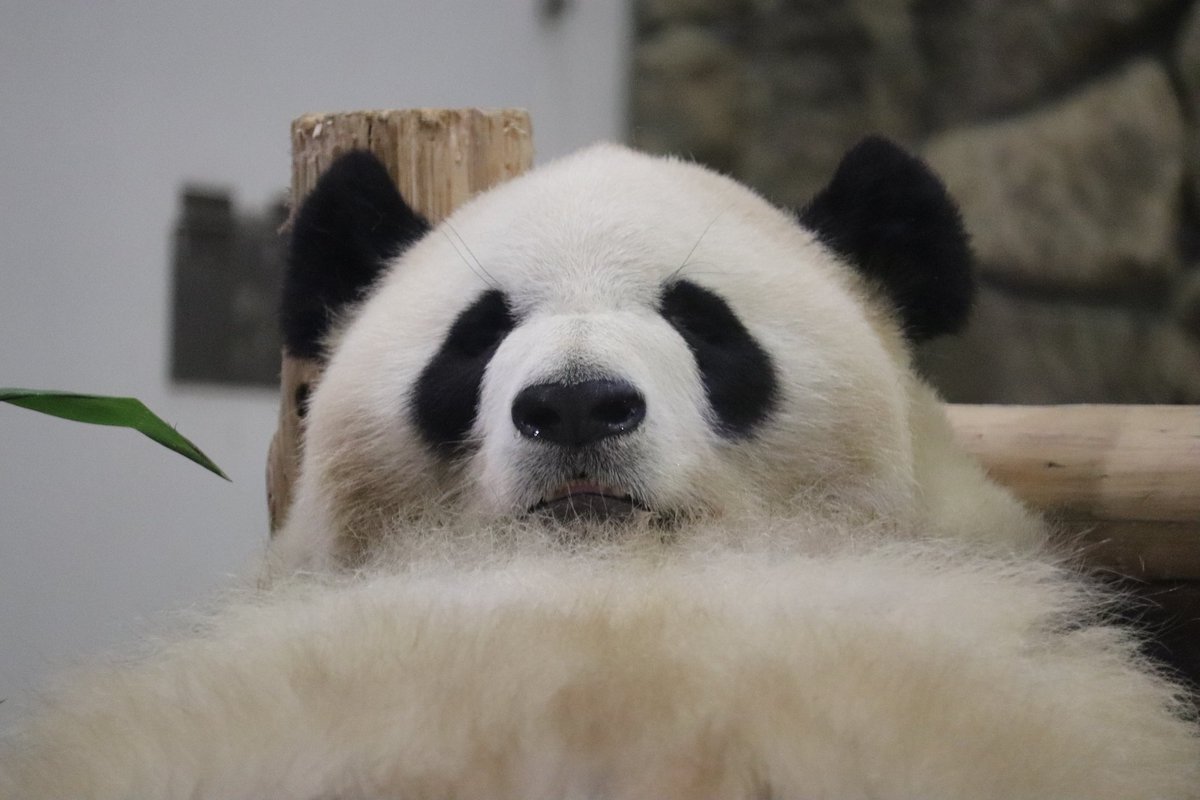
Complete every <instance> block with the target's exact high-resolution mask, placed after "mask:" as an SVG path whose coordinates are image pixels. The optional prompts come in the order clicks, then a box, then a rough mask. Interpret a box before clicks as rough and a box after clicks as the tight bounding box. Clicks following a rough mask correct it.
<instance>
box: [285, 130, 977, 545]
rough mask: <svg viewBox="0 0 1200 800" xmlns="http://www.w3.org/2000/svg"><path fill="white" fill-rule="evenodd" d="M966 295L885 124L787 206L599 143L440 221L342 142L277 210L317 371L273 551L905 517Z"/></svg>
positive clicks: (911, 163) (962, 249)
mask: <svg viewBox="0 0 1200 800" xmlns="http://www.w3.org/2000/svg"><path fill="white" fill-rule="evenodd" d="M970 296H971V279H970V272H969V253H968V248H967V244H966V238H965V235H964V233H963V229H962V226H961V224H960V221H959V217H958V214H957V211H956V210H955V208H954V206H953V204H952V203H951V202H950V200H949V199H948V198H947V196H946V194H945V192H944V190H943V188H942V186H941V184H940V183H939V182H938V181H937V179H936V178H934V177H933V175H932V174H931V173H930V172H929V171H928V170H927V169H926V168H925V167H924V165H922V164H921V163H920V162H919V161H917V160H916V159H914V158H912V157H911V156H908V155H907V154H905V153H904V152H902V151H901V150H899V149H898V148H897V147H895V146H894V145H892V144H890V143H888V142H886V141H884V140H881V139H869V140H866V141H864V142H863V143H861V144H860V145H858V146H857V147H856V148H855V149H854V150H852V151H851V152H850V153H849V154H848V155H847V156H846V157H845V159H844V160H843V162H842V164H841V165H840V167H839V168H838V170H837V172H836V174H835V176H834V177H833V179H832V181H831V182H830V184H829V186H828V187H827V188H826V189H824V190H823V191H822V192H821V193H820V194H819V195H818V196H817V197H816V198H815V199H814V201H813V202H812V203H811V205H810V206H809V207H808V208H807V209H805V210H804V211H803V212H802V213H800V214H799V215H793V214H789V213H785V212H784V211H781V210H779V209H776V208H774V207H772V206H771V205H770V204H768V203H767V202H765V201H764V200H763V199H761V198H760V197H758V196H757V195H755V194H754V193H753V192H751V191H750V190H748V189H746V188H745V187H743V186H740V185H739V184H737V183H735V182H733V181H731V180H729V179H727V178H725V177H723V176H720V175H717V174H715V173H713V172H711V171H708V170H706V169H704V168H702V167H699V166H697V165H695V164H691V163H685V162H682V161H679V160H674V159H664V158H657V157H651V156H647V155H642V154H638V153H635V152H632V151H629V150H626V149H624V148H620V147H616V146H608V145H605V146H597V147H593V148H591V149H588V150H585V151H583V152H581V153H578V154H576V155H574V156H571V157H568V158H565V159H562V160H560V161H557V162H554V163H552V164H550V165H548V166H546V167H543V168H540V169H538V170H535V171H533V172H531V173H529V174H527V175H525V176H522V177H520V178H517V179H515V180H512V181H509V182H508V183H505V184H503V185H501V186H498V187H496V188H494V189H492V190H490V191H488V192H486V193H484V194H482V195H480V196H478V197H476V198H474V199H473V200H471V201H470V202H469V203H468V204H466V205H465V206H463V207H462V208H460V209H459V210H458V211H456V212H455V213H454V214H453V215H452V216H451V217H449V218H448V219H447V220H446V221H445V222H444V223H442V224H441V225H438V226H437V227H435V228H431V226H430V225H429V224H428V223H426V222H425V220H423V219H422V218H421V217H420V216H419V215H418V214H416V213H415V212H413V211H412V210H411V209H410V208H409V206H408V205H407V204H406V203H405V201H404V200H403V199H402V198H401V197H400V196H399V195H398V194H397V193H396V190H395V189H394V188H393V187H392V183H391V181H390V180H389V178H388V176H387V174H386V172H385V171H384V168H383V167H382V166H381V165H380V164H379V163H378V162H377V161H376V160H375V159H374V158H373V157H371V156H369V155H367V154H364V153H352V154H349V155H347V156H344V157H343V158H342V159H341V160H339V161H338V162H336V163H335V164H334V165H333V166H332V167H331V168H330V170H329V171H328V172H327V173H326V175H325V176H324V177H323V178H322V180H321V181H320V182H319V184H318V186H317V187H316V188H315V189H314V191H313V192H312V193H311V194H310V196H309V197H308V198H307V199H306V200H305V201H304V204H303V206H302V207H301V208H300V209H299V211H298V214H297V217H296V222H295V227H294V230H293V239H292V252H291V262H290V266H289V274H288V276H287V280H286V287H285V295H284V308H283V324H284V334H285V342H286V346H287V348H288V350H289V351H290V352H291V353H292V354H294V355H298V356H304V357H310V358H317V359H320V360H321V361H323V362H324V364H325V366H324V372H323V375H322V377H321V379H320V382H319V385H318V386H317V388H316V390H315V392H314V394H313V395H312V397H311V400H310V402H309V409H308V413H307V417H306V432H305V440H304V456H303V462H302V467H301V477H300V481H299V484H298V487H297V499H296V502H295V504H294V506H293V509H292V511H291V513H290V514H289V521H288V523H287V525H286V526H285V527H284V529H283V530H282V531H281V533H280V536H279V537H278V542H277V545H278V549H279V550H281V551H283V552H286V553H288V554H289V555H287V556H286V558H288V559H290V560H291V561H295V562H306V563H315V562H328V563H336V562H339V561H340V562H343V563H344V562H347V561H350V562H352V561H355V560H357V559H360V558H361V557H362V556H363V555H364V554H367V553H369V552H370V551H371V550H372V549H374V548H376V547H378V546H379V545H380V544H381V543H382V542H383V541H385V540H386V539H388V538H389V537H396V536H404V535H406V533H405V530H406V524H408V523H410V522H411V521H412V520H414V519H420V518H425V519H427V518H428V516H429V514H430V513H431V512H433V513H437V514H441V515H445V514H457V515H461V516H462V518H463V519H470V520H472V523H471V524H473V525H479V524H488V522H489V521H503V520H524V519H543V518H545V519H549V520H552V521H551V522H550V523H549V524H551V525H564V526H586V525H587V524H589V520H595V519H601V520H606V521H608V522H609V523H612V522H615V523H617V524H625V523H626V522H629V521H632V520H643V521H644V520H657V521H668V522H673V523H677V522H678V521H679V520H687V519H695V518H710V519H711V518H725V517H732V516H734V515H736V514H737V513H739V512H740V511H745V510H748V509H777V510H783V509H786V508H790V507H796V506H802V507H804V508H806V509H808V510H812V509H814V508H817V509H829V510H830V513H840V514H844V513H847V512H850V513H856V514H862V515H865V516H868V517H870V516H881V515H886V516H892V517H895V516H897V515H904V514H908V513H910V512H911V510H912V508H913V505H914V503H915V502H916V501H915V498H916V496H917V495H918V494H919V487H918V486H917V479H916V477H915V472H914V470H915V466H914V464H915V460H916V457H915V455H914V443H913V425H912V414H913V409H912V405H913V403H914V397H915V395H914V392H913V386H914V384H915V383H916V379H915V378H914V377H913V375H912V373H911V369H910V366H909V359H908V348H907V345H906V340H908V341H914V340H920V339H924V338H928V337H931V336H935V335H938V334H941V333H945V332H948V331H951V330H954V329H955V328H957V327H958V326H959V325H960V324H961V323H962V322H963V320H964V319H965V316H966V313H967V310H968V306H969V303H970Z"/></svg>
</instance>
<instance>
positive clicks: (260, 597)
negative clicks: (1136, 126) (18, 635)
mask: <svg viewBox="0 0 1200 800" xmlns="http://www.w3.org/2000/svg"><path fill="white" fill-rule="evenodd" d="M968 260H969V259H968V252H967V247H966V242H965V237H964V235H963V233H962V229H961V226H960V224H959V221H958V216H957V213H956V211H955V210H954V207H953V205H952V204H951V202H950V201H949V199H948V198H947V197H946V196H945V193H944V191H943V190H942V188H941V186H940V184H939V183H938V182H937V180H936V179H935V178H934V177H933V176H932V175H931V174H930V173H929V172H928V171H927V170H926V169H925V167H924V166H923V165H921V164H920V162H918V161H916V160H914V159H912V158H911V157H909V156H907V155H906V154H904V153H902V152H901V151H899V150H898V149H897V148H895V147H894V146H893V145H891V144H889V143H887V142H885V141H882V140H868V141H866V142H864V143H863V144H861V145H860V146H858V147H857V148H855V149H854V150H853V151H851V152H850V153H849V154H848V155H847V157H846V158H845V160H844V161H843V163H842V165H841V166H840V167H839V170H838V172H837V174H836V175H835V176H834V178H833V180H832V182H831V183H830V185H829V186H828V187H827V188H826V189H825V190H824V191H823V192H821V193H820V194H819V195H818V196H817V197H816V198H815V199H814V201H813V203H812V204H811V205H810V206H809V207H808V208H807V209H805V211H804V212H802V213H801V214H800V215H799V217H798V218H796V217H793V216H792V215H789V214H786V213H784V212H782V211H780V210H777V209H775V208H772V207H771V206H770V205H769V204H767V203H766V202H764V201H763V200H762V199H760V198H759V197H757V196H756V195H754V194H753V193H752V192H750V191H749V190H747V189H745V188H743V187H740V186H738V185H737V184H735V183H733V182H732V181H730V180H728V179H726V178H724V177H721V176H718V175H716V174H713V173H711V172H708V171H706V170H704V169H702V168H700V167H698V166H696V165H693V164H689V163H684V162H681V161H675V160H664V159H658V158H652V157H648V156H644V155H639V154H635V153H633V152H630V151H628V150H624V149H622V148H618V147H612V146H602V147H596V148H592V149H589V150H586V151H584V152H582V153H580V154H578V155H576V156H573V157H570V158H567V159H564V160H561V161H558V162H555V163H553V164H551V165H549V166H546V167H544V168H542V169H540V170H537V171H535V172H533V173H531V174H529V175H527V176H524V177H521V178H518V179H516V180H513V181H511V182H509V183H507V184H504V185H502V186H500V187H498V188H496V189H493V190H492V191H490V192H487V193H485V194H483V195H481V196H479V197H477V198H475V199H474V200H472V201H471V202H470V203H469V204H467V205H466V206H464V207H463V208H461V209H460V210H459V211H457V212H455V214H454V215H453V216H452V217H451V218H450V219H449V220H448V221H447V222H445V223H444V224H442V225H440V226H438V227H436V228H434V229H432V230H430V229H429V226H428V225H427V224H426V223H425V222H424V220H422V219H421V218H420V217H418V216H417V215H416V214H414V213H413V212H412V211H411V210H410V209H409V208H408V207H407V206H406V205H405V203H404V202H403V200H402V199H401V198H399V197H398V196H397V195H396V194H395V191H394V190H393V189H392V188H391V184H390V182H389V180H388V179H387V176H386V174H385V173H384V172H383V170H382V167H380V166H379V165H378V164H377V163H376V162H374V161H373V159H371V158H370V157H368V156H365V155H363V154H352V155H349V156H347V157H345V158H344V159H342V160H341V161H339V162H338V163H336V164H335V165H334V166H333V167H332V168H331V170H330V172H329V173H328V174H327V175H326V177H325V178H324V179H323V180H322V181H321V183H320V185H319V186H318V188H317V189H316V190H315V191H314V192H313V194H312V195H311V196H310V197H309V198H308V199H307V200H306V201H305V204H304V206H303V207H302V209H301V210H300V213H299V214H298V218H297V220H296V227H295V232H294V239H293V255H292V263H291V267H290V270H291V271H290V274H289V277H288V284H287V287H286V291H285V303H284V330H285V336H286V340H287V345H288V347H289V349H290V350H291V351H292V352H293V353H295V354H297V355H302V356H312V357H319V358H322V359H325V360H326V361H327V366H326V368H325V371H324V374H323V376H322V379H321V381H320V384H319V386H318V387H317V388H316V390H315V392H314V394H313V395H312V397H311V401H310V402H309V403H308V404H307V407H308V413H307V418H306V425H307V430H306V438H305V445H304V446H305V453H304V460H303V466H302V470H301V478H300V482H299V485H298V488H297V497H296V501H295V503H294V505H293V507H292V510H291V512H290V514H289V517H288V520H287V523H286V525H285V526H284V528H283V529H282V530H281V532H280V533H279V535H278V536H277V537H276V540H275V541H274V542H273V543H272V547H271V552H270V554H269V557H268V559H267V564H266V566H265V567H264V578H263V582H264V584H265V588H263V589H261V590H259V591H256V592H252V593H250V596H249V597H248V598H246V599H245V600H243V601H239V602H236V603H233V604H232V606H231V607H230V608H228V609H226V610H224V611H223V612H221V613H219V614H218V615H216V617H215V618H214V619H213V620H211V621H209V622H207V623H206V624H205V625H204V626H203V628H202V629H201V630H198V631H193V632H191V633H190V634H189V635H187V636H184V637H181V639H180V640H179V641H177V642H175V643H172V644H169V645H165V646H163V647H161V648H159V649H158V650H157V651H156V652H154V653H151V654H149V655H144V656H142V657H140V658H139V659H136V660H134V661H132V662H127V663H123V664H120V665H114V666H112V667H110V668H107V669H103V670H96V671H95V672H93V673H92V674H91V675H89V676H86V677H78V676H77V677H75V678H73V679H71V680H70V681H68V682H67V683H66V684H65V686H64V687H63V688H62V689H60V690H59V691H58V692H57V693H56V694H55V695H54V696H53V699H51V700H49V701H47V702H46V704H45V705H44V707H43V708H41V709H40V711H39V712H38V713H36V714H34V715H33V716H31V717H30V718H29V719H28V720H27V721H25V722H24V723H23V724H22V725H21V727H20V729H19V730H18V731H16V732H15V733H13V734H10V738H9V739H8V743H7V744H6V746H5V749H4V750H3V751H2V752H3V755H2V756H0V797H4V798H34V797H47V798H48V797H55V798H67V797H78V798H85V797H86V798H113V799H114V800H116V799H117V798H223V799H226V800H233V799H235V798H246V800H250V798H266V797H272V798H304V799H305V800H308V799H309V798H312V799H314V800H315V799H316V798H347V799H348V798H418V797H448V798H449V797H453V798H476V797H478V798H485V797H486V798H583V797H588V798H593V797H594V798H602V797H603V798H643V797H645V798H649V797H713V798H716V797H720V798H743V797H746V798H766V797H771V798H803V799H804V800H812V799H813V798H838V799H839V800H848V799H849V798H922V800H935V799H937V798H947V799H949V798H957V799H958V800H967V799H968V798H971V799H972V800H974V799H976V798H1006V799H1007V800H1012V799H1013V798H1030V799H1031V800H1032V798H1039V799H1040V800H1044V799H1045V798H1081V799H1082V798H1089V800H1097V799H1100V798H1114V800H1115V799H1116V798H1122V799H1128V798H1134V797H1137V798H1189V797H1193V798H1194V797H1200V789H1198V786H1200V783H1198V781H1200V771H1198V770H1200V745H1198V741H1197V738H1196V731H1195V729H1194V727H1193V723H1192V722H1191V721H1190V719H1189V718H1188V717H1187V708H1186V707H1185V704H1184V703H1183V701H1182V700H1181V699H1180V694H1179V692H1178V690H1177V688H1176V687H1174V686H1172V685H1171V684H1170V683H1169V682H1167V681H1165V680H1164V679H1162V678H1161V677H1159V676H1157V675H1156V674H1154V672H1153V670H1152V669H1151V668H1150V667H1149V666H1148V665H1146V664H1145V663H1143V662H1142V661H1141V659H1140V658H1139V657H1138V655H1137V653H1136V641H1135V640H1134V639H1133V638H1131V636H1130V635H1129V634H1128V633H1127V632H1124V631H1122V630H1121V629H1119V628H1117V627H1115V626H1112V625H1109V624H1107V623H1106V622H1105V602H1106V601H1105V598H1104V597H1103V596H1101V595H1099V594H1097V593H1096V592H1095V591H1094V590H1093V589H1092V588H1090V587H1089V586H1088V584H1086V583H1085V582H1084V581H1082V580H1081V579H1079V578H1077V577H1076V576H1075V575H1074V574H1073V573H1072V572H1071V570H1070V569H1069V568H1067V567H1064V566H1061V565H1060V564H1059V563H1058V561H1057V559H1056V558H1055V557H1054V556H1052V555H1051V554H1050V553H1049V551H1048V550H1047V548H1046V545H1045V537H1046V530H1045V526H1044V525H1043V523H1042V522H1041V521H1040V520H1039V519H1038V518H1036V517H1035V516H1034V515H1032V514H1030V513H1029V512H1027V511H1026V510H1025V509H1024V508H1022V507H1021V506H1020V505H1019V504H1018V503H1017V502H1016V501H1015V500H1014V499H1012V498H1011V497H1010V496H1009V495H1008V494H1007V493H1006V492H1004V491H1002V490H1001V489H999V488H998V487H996V486H994V485H993V484H991V483H990V482H989V481H988V480H987V478H986V477H985V475H984V474H983V473H982V471H981V470H980V469H979V468H978V467H977V466H976V465H974V464H973V463H972V462H971V461H969V460H968V459H967V458H966V457H965V456H964V455H963V454H961V453H960V452H959V451H958V450H957V448H956V447H955V445H954V443H953V441H952V437H951V435H950V432H949V429H948V426H947V424H946V422H945V420H944V418H943V416H942V413H941V411H940V408H939V406H938V400H937V398H936V396H935V395H934V393H933V392H932V391H931V390H930V389H929V388H928V387H927V386H926V385H925V384H923V383H922V382H921V380H920V379H919V378H917V377H916V376H915V375H914V373H913V371H912V368H911V366H910V363H909V349H908V348H909V342H911V341H915V340H920V339H923V338H927V337H930V336H935V335H938V334H940V333H944V332H947V331H950V330H953V329H954V328H955V327H957V326H958V325H959V324H961V322H962V320H963V318H964V317H965V315H966V313H967V310H968V306H969V302H970V286H971V284H970V275H969V269H968Z"/></svg>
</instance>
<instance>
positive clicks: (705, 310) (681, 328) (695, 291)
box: [659, 281, 748, 347]
mask: <svg viewBox="0 0 1200 800" xmlns="http://www.w3.org/2000/svg"><path fill="white" fill-rule="evenodd" d="M659 309H660V312H661V313H662V315H663V318H664V319H666V321H667V322H669V323H670V324H671V327H673V328H674V329H675V330H677V331H678V332H679V334H680V335H681V336H682V337H683V338H684V339H685V340H687V341H688V343H689V344H692V345H694V344H703V345H707V346H709V347H724V346H726V345H727V344H729V343H730V342H732V341H735V340H737V339H738V338H739V337H744V336H747V335H748V334H747V333H746V329H745V328H744V327H743V326H742V323H741V321H740V320H739V319H738V318H737V316H736V315H735V314H734V313H733V311H732V309H730V308H729V306H728V305H726V304H725V301H723V300H722V299H721V298H720V297H717V296H716V295H715V294H713V293H712V292H709V291H708V290H706V289H702V288H701V287H699V286H697V285H696V284H694V283H691V282H689V281H679V282H677V283H673V284H671V285H670V286H668V287H667V289H666V291H664V292H663V296H662V300H661V301H660V305H659Z"/></svg>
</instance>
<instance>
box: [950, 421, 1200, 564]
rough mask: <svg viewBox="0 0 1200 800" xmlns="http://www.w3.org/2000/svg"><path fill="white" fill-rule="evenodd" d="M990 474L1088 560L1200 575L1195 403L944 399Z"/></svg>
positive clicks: (1199, 431)
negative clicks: (1045, 517)
mask: <svg viewBox="0 0 1200 800" xmlns="http://www.w3.org/2000/svg"><path fill="white" fill-rule="evenodd" d="M946 410H947V413H948V414H949V416H950V421H951V424H952V425H953V426H954V428H955V431H956V432H957V434H958V437H959V440H960V441H961V442H962V444H963V446H964V447H965V448H966V449H967V450H968V451H969V452H970V453H972V454H973V455H975V456H976V457H977V458H978V459H979V460H980V461H981V462H982V463H983V465H984V467H985V468H986V469H987V470H988V473H989V474H991V475H992V477H993V478H995V480H996V481H997V482H999V483H1001V484H1003V485H1005V486H1007V487H1008V488H1010V489H1011V490H1012V491H1013V492H1014V493H1016V495H1017V496H1018V497H1020V498H1021V499H1022V500H1024V501H1025V502H1027V503H1028V504H1029V505H1030V506H1033V507H1034V508H1038V509H1041V510H1043V511H1045V512H1046V513H1047V514H1049V515H1050V517H1051V518H1052V519H1054V520H1055V521H1056V522H1058V523H1059V525H1060V528H1061V531H1062V534H1063V536H1065V537H1070V538H1073V539H1074V541H1076V542H1078V543H1079V545H1080V546H1081V547H1082V548H1084V552H1085V555H1087V556H1088V558H1089V560H1090V561H1091V562H1092V563H1094V564H1097V565H1100V566H1104V567H1110V568H1112V569H1114V570H1116V571H1118V572H1121V573H1122V574H1126V575H1130V576H1133V577H1139V578H1146V579H1191V580H1195V579H1200V407H1198V406H1115V405H1113V406H1106V405H1075V406H962V405H950V406H947V409H946Z"/></svg>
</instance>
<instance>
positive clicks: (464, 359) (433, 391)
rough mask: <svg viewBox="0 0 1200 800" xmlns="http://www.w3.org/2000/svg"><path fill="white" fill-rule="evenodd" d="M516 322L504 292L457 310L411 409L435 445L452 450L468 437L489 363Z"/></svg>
mask: <svg viewBox="0 0 1200 800" xmlns="http://www.w3.org/2000/svg"><path fill="white" fill-rule="evenodd" d="M515 324H516V323H515V320H514V319H513V315H512V311H511V310H510V308H509V306H508V299H507V298H506V297H505V296H504V294H503V293H502V292H498V291H490V292H486V293H484V294H482V295H480V296H479V299H478V300H476V301H475V302H474V303H472V304H471V305H470V306H469V307H468V308H467V309H466V310H464V311H463V312H462V313H461V314H459V315H458V318H457V319H455V320H454V324H452V325H451V326H450V330H449V332H448V333H447V334H446V338H445V340H443V342H442V346H441V347H440V348H439V349H438V351H437V352H436V353H435V354H434V356H433V358H432V359H431V360H430V361H429V363H428V364H426V365H425V369H424V370H423V371H422V372H421V376H420V378H418V379H417V383H416V385H415V386H414V387H413V397H412V413H413V421H414V422H415V423H416V426H417V429H418V430H419V431H420V432H421V435H422V436H423V437H424V439H425V441H426V442H427V443H428V444H429V445H430V446H432V447H433V448H434V449H435V450H437V451H439V452H442V453H453V452H454V451H455V449H456V448H457V447H459V446H461V445H462V443H463V442H464V441H465V440H466V437H467V434H468V433H469V432H470V430H471V424H472V423H473V422H474V420H475V414H476V412H477V411H478V408H479V392H480V387H481V386H482V385H483V374H484V372H485V371H486V370H487V365H488V362H489V361H491V358H492V354H493V353H495V352H496V348H497V347H499V346H500V342H501V341H503V340H504V337H505V336H507V335H508V333H509V332H510V331H511V330H512V329H513V327H514V326H515Z"/></svg>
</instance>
